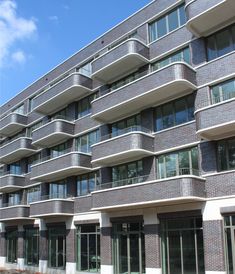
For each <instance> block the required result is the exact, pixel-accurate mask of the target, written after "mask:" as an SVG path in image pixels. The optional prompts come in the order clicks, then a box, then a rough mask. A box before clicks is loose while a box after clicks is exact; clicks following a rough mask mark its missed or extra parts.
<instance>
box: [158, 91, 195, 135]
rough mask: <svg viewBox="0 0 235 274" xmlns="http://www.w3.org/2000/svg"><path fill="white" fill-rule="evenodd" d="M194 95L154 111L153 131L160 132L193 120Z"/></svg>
mask: <svg viewBox="0 0 235 274" xmlns="http://www.w3.org/2000/svg"><path fill="white" fill-rule="evenodd" d="M194 100H195V95H194V94H190V95H188V96H185V97H182V98H180V99H177V100H175V101H171V102H169V103H167V104H164V105H161V106H158V107H157V108H156V110H155V130H156V131H160V130H163V129H166V128H170V127H174V126H177V125H180V124H183V123H186V122H189V121H192V120H194Z"/></svg>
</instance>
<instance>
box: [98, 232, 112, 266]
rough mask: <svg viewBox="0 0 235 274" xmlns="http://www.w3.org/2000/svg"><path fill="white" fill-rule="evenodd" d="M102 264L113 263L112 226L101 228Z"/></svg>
mask: <svg viewBox="0 0 235 274" xmlns="http://www.w3.org/2000/svg"><path fill="white" fill-rule="evenodd" d="M100 232H101V235H100V256H101V265H112V227H101V229H100Z"/></svg>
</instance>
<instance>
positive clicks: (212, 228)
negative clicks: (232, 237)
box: [203, 220, 225, 271]
mask: <svg viewBox="0 0 235 274" xmlns="http://www.w3.org/2000/svg"><path fill="white" fill-rule="evenodd" d="M203 241H204V258H205V270H206V271H225V258H224V243H223V228H222V221H221V220H215V221H204V222H203Z"/></svg>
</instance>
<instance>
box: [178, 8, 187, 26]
mask: <svg viewBox="0 0 235 274" xmlns="http://www.w3.org/2000/svg"><path fill="white" fill-rule="evenodd" d="M179 15H180V25H181V26H182V25H184V24H185V23H186V14H185V10H184V5H183V6H181V7H180V8H179Z"/></svg>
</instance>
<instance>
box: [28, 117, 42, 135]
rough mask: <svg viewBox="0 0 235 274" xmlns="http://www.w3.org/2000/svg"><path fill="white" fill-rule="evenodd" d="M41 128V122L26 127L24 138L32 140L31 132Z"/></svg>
mask: <svg viewBox="0 0 235 274" xmlns="http://www.w3.org/2000/svg"><path fill="white" fill-rule="evenodd" d="M41 126H42V121H40V122H38V123H36V124H34V125H32V126H31V127H28V128H27V129H26V136H27V137H29V138H32V132H33V131H34V130H35V129H37V128H39V127H41Z"/></svg>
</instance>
